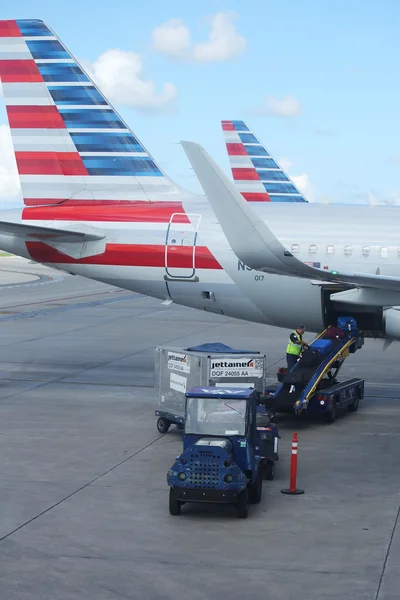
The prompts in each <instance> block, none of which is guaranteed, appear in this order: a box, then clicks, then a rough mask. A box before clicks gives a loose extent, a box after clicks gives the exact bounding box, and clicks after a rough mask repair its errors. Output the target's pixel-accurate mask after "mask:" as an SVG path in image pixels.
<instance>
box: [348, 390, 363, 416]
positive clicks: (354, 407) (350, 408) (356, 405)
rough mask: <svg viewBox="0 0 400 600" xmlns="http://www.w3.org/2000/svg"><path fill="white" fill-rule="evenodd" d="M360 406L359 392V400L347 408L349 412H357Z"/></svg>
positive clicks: (358, 397)
mask: <svg viewBox="0 0 400 600" xmlns="http://www.w3.org/2000/svg"><path fill="white" fill-rule="evenodd" d="M359 406H360V394H359V392H357V398H356V399H355V400H354V402H352V403H351V404H349V405H348V406H347V410H348V411H349V412H357V410H358V407H359Z"/></svg>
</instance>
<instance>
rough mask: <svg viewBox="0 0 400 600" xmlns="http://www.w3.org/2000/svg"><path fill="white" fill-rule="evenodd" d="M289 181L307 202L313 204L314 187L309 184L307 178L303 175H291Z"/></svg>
mask: <svg viewBox="0 0 400 600" xmlns="http://www.w3.org/2000/svg"><path fill="white" fill-rule="evenodd" d="M291 179H292V181H293V183H294V185H295V186H296V187H297V188H298V189H299V190H300V191H301V192H303V194H304V196H305V197H306V199H307V200H308V201H309V202H314V200H315V192H316V186H315V185H313V184H312V183H311V181H310V178H309V176H308V175H307V174H306V173H303V175H291Z"/></svg>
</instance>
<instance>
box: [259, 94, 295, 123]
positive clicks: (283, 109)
mask: <svg viewBox="0 0 400 600" xmlns="http://www.w3.org/2000/svg"><path fill="white" fill-rule="evenodd" d="M255 112H256V114H258V115H260V116H264V115H272V116H274V117H283V118H288V117H298V116H299V115H301V113H302V106H301V102H300V100H297V98H295V97H294V96H292V95H291V94H287V95H286V96H283V98H276V96H268V97H267V98H266V99H265V101H264V103H263V104H262V105H261V106H259V107H258V108H257V109H256V110H255Z"/></svg>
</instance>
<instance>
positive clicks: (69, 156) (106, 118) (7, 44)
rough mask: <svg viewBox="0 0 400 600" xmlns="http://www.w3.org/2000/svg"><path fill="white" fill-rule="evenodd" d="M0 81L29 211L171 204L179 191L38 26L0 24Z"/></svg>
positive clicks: (52, 37)
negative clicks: (33, 208) (103, 204)
mask: <svg viewBox="0 0 400 600" xmlns="http://www.w3.org/2000/svg"><path fill="white" fill-rule="evenodd" d="M0 81H1V82H2V87H3V92H4V99H5V104H6V109H7V115H8V120H9V124H10V128H11V135H12V140H13V144H14V150H15V157H16V161H17V167H18V172H19V175H20V180H21V187H22V194H23V198H24V202H25V204H26V205H27V206H37V205H45V204H60V203H62V202H65V201H67V200H68V201H70V202H73V201H76V202H77V203H81V202H85V203H86V202H87V201H92V202H93V201H102V202H103V201H112V202H115V201H119V202H131V201H152V200H156V201H163V200H166V201H173V200H174V199H175V198H176V196H177V194H178V193H179V190H180V188H179V187H177V186H176V185H175V184H174V183H173V182H172V181H171V180H170V179H169V178H168V177H167V175H166V174H165V173H164V172H163V171H162V170H161V169H160V167H159V166H158V165H157V164H156V162H155V161H154V159H153V158H152V156H151V155H150V154H149V153H148V152H147V150H146V149H145V147H144V146H143V144H141V142H140V141H139V140H138V139H137V137H136V136H135V135H134V134H133V133H132V131H131V130H130V129H129V127H128V126H127V125H126V123H125V122H124V121H123V119H122V118H121V117H120V116H119V114H118V113H117V112H116V110H115V109H114V108H113V107H112V106H111V104H110V103H109V102H108V101H107V99H106V98H105V97H104V96H103V94H102V93H101V92H100V90H99V89H98V88H97V87H96V85H95V84H94V83H93V81H92V80H91V79H90V77H89V76H88V74H87V73H85V71H84V70H83V69H82V67H81V66H80V65H79V63H78V62H77V60H76V59H75V58H74V57H73V56H72V54H71V53H70V52H69V51H68V50H67V48H66V47H65V46H64V44H63V43H62V42H61V41H60V40H59V39H58V37H57V36H56V35H55V33H54V32H53V31H52V30H51V29H50V28H49V27H47V25H45V24H44V23H43V21H40V20H27V19H23V20H15V21H0Z"/></svg>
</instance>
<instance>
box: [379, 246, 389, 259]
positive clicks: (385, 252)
mask: <svg viewBox="0 0 400 600" xmlns="http://www.w3.org/2000/svg"><path fill="white" fill-rule="evenodd" d="M387 257H388V249H387V248H381V258H387Z"/></svg>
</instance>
